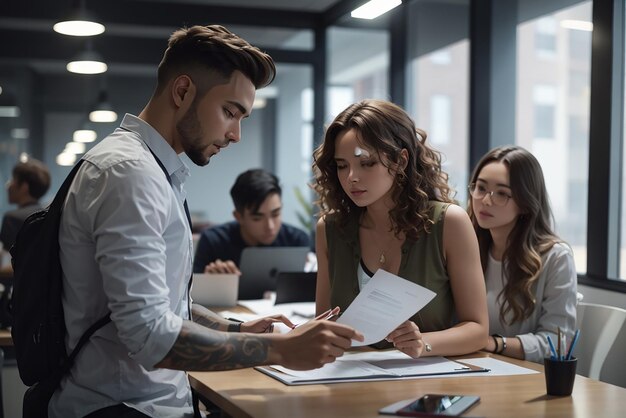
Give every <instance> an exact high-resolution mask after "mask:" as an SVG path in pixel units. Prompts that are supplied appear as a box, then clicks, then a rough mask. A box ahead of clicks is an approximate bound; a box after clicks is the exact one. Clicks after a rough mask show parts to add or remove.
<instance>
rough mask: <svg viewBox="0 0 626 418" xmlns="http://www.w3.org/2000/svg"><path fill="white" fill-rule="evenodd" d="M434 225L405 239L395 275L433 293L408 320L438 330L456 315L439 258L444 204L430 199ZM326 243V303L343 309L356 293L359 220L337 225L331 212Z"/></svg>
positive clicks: (447, 280) (441, 258)
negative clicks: (327, 285) (415, 238)
mask: <svg viewBox="0 0 626 418" xmlns="http://www.w3.org/2000/svg"><path fill="white" fill-rule="evenodd" d="M430 206H431V217H430V219H432V220H434V222H435V223H434V225H432V226H431V228H430V233H422V235H421V236H420V237H419V238H418V239H417V240H414V239H410V238H407V239H406V240H405V242H404V244H403V245H402V259H401V261H400V270H399V271H398V276H400V277H402V278H404V279H406V280H409V281H411V282H414V283H417V284H419V285H420V286H423V287H426V288H428V289H430V290H432V291H433V292H435V293H436V294H437V296H435V298H434V299H433V300H431V301H430V302H429V303H428V304H427V305H426V306H425V307H424V308H423V309H422V310H421V311H420V312H418V313H417V314H415V315H414V316H413V317H412V318H411V320H412V321H413V322H415V323H416V324H417V326H418V327H419V328H420V331H424V332H429V331H439V330H443V329H447V328H450V327H451V326H452V325H454V322H455V320H454V318H455V317H456V314H455V309H454V299H453V297H452V289H451V288H450V279H449V278H448V272H447V270H446V265H445V261H444V257H443V245H442V243H443V222H444V216H445V213H446V210H447V209H448V206H449V204H448V203H441V202H436V201H431V202H430ZM325 222H326V242H327V246H328V270H329V277H330V306H333V307H334V306H339V307H341V310H342V311H344V310H346V309H347V308H348V306H349V305H350V303H352V301H353V300H354V298H355V297H356V296H357V294H358V293H359V281H358V277H357V268H358V266H359V262H360V260H361V248H360V245H359V223H358V221H357V219H351V220H350V221H349V223H348V224H347V225H346V226H345V227H344V228H339V226H338V225H337V223H336V220H335V219H334V218H333V216H332V215H329V216H327V217H326V220H325Z"/></svg>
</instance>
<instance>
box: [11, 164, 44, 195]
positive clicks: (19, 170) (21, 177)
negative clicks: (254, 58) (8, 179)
mask: <svg viewBox="0 0 626 418" xmlns="http://www.w3.org/2000/svg"><path fill="white" fill-rule="evenodd" d="M13 178H14V179H15V181H16V182H17V183H18V184H22V183H26V184H28V191H29V193H30V195H31V196H32V197H34V198H35V199H37V200H39V198H41V196H43V195H44V194H46V192H47V191H48V189H49V188H50V172H49V171H48V167H46V165H45V164H44V163H42V162H41V161H39V160H35V159H33V158H31V159H29V160H27V161H26V162H20V163H18V164H17V165H16V166H15V167H13Z"/></svg>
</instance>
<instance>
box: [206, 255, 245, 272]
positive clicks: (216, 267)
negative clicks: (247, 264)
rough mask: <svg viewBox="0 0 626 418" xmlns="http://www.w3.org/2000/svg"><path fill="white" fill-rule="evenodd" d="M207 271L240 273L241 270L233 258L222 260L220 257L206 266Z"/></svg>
mask: <svg viewBox="0 0 626 418" xmlns="http://www.w3.org/2000/svg"><path fill="white" fill-rule="evenodd" d="M204 272H205V273H222V274H239V275H241V272H240V271H239V269H238V268H237V266H236V265H235V263H234V262H233V261H232V260H226V261H222V260H220V259H219V258H218V259H217V260H215V261H213V262H212V263H209V264H207V265H206V266H205V267H204Z"/></svg>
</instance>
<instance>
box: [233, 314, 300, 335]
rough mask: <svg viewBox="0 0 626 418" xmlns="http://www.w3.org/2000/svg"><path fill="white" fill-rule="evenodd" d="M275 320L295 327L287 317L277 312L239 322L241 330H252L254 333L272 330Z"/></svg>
mask: <svg viewBox="0 0 626 418" xmlns="http://www.w3.org/2000/svg"><path fill="white" fill-rule="evenodd" d="M276 322H282V323H283V324H285V325H287V326H288V327H289V328H295V325H294V323H293V322H291V321H290V320H289V318H287V317H286V316H285V315H281V314H277V315H271V316H266V317H264V318H259V319H255V320H254V321H248V322H244V323H242V324H241V332H252V333H255V334H260V333H264V332H272V331H273V330H274V323H276Z"/></svg>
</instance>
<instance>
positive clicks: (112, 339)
mask: <svg viewBox="0 0 626 418" xmlns="http://www.w3.org/2000/svg"><path fill="white" fill-rule="evenodd" d="M148 147H149V148H150V149H148ZM150 150H152V151H153V152H154V154H155V155H156V156H157V157H158V158H159V159H160V160H161V162H162V164H163V166H164V167H165V169H166V170H167V171H168V174H169V175H170V177H171V182H172V183H171V185H170V184H169V183H168V181H167V178H166V176H165V174H164V173H163V170H162V169H161V168H160V167H159V165H158V163H157V162H156V160H155V158H154V156H153V155H152V154H151V153H150ZM83 159H84V160H85V162H84V163H83V165H82V167H81V168H80V170H79V172H78V174H77V176H76V178H75V179H74V181H73V183H72V186H71V188H70V190H69V193H68V196H67V198H66V201H65V205H64V208H63V213H62V219H61V227H60V229H59V244H60V247H61V255H60V257H61V265H62V267H63V308H64V312H65V325H66V328H67V336H66V346H67V350H68V353H69V352H71V350H72V349H73V348H74V347H75V346H76V344H77V342H78V339H79V338H80V336H81V335H82V334H83V333H84V332H85V330H86V329H87V328H89V326H91V325H92V324H93V323H94V322H96V320H98V319H99V318H100V317H102V316H104V315H105V314H106V313H107V312H108V311H110V312H111V319H112V323H109V324H107V325H105V326H104V327H103V328H101V329H100V330H98V331H97V332H96V333H95V334H94V335H93V336H92V337H91V339H90V341H89V342H88V343H87V344H86V345H85V346H84V347H83V349H82V351H81V353H80V354H79V355H78V357H77V359H76V362H75V364H74V367H73V368H72V370H71V373H70V375H69V376H67V377H65V378H64V379H63V381H62V384H61V389H60V390H57V392H56V393H55V395H54V396H53V398H52V400H51V402H50V405H49V414H50V416H52V417H64V418H65V417H75V416H76V417H79V416H80V417H82V416H84V415H86V414H88V413H90V412H93V411H95V410H97V409H100V408H104V407H107V406H111V405H116V404H119V403H125V404H127V405H128V406H131V407H133V408H135V409H137V410H140V411H141V412H143V413H145V414H147V415H149V416H154V417H181V416H193V410H192V406H191V393H190V388H189V383H188V380H187V375H186V373H185V372H182V371H176V370H168V369H155V368H154V365H155V364H156V363H158V362H159V361H160V360H162V359H163V357H165V355H166V354H167V353H168V352H169V351H170V349H171V348H172V346H173V344H174V342H175V340H176V338H177V337H178V334H179V332H180V330H181V327H182V322H183V318H185V319H187V318H189V304H188V303H189V294H188V281H189V278H190V276H191V268H192V254H193V252H192V237H191V231H190V228H189V225H188V222H187V217H186V215H185V210H184V207H183V202H184V200H185V191H184V182H185V180H186V179H187V177H188V176H189V169H188V167H186V166H185V164H184V163H183V162H182V160H181V159H180V158H179V157H178V156H177V155H176V153H175V151H174V150H173V149H172V148H171V146H170V145H169V144H168V143H167V142H166V141H165V139H164V138H163V137H162V136H161V135H160V134H159V133H158V132H157V131H156V130H155V129H154V128H152V127H151V126H150V125H148V124H147V123H145V122H144V121H142V120H141V119H139V118H137V117H135V116H132V115H126V116H125V117H124V120H123V121H122V125H121V128H119V129H117V130H116V131H115V132H113V133H112V134H111V135H109V136H108V137H107V138H105V139H104V140H102V142H101V143H100V144H98V145H97V146H96V147H94V148H93V149H92V150H91V151H89V152H88V153H87V154H85V156H84V157H83Z"/></svg>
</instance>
